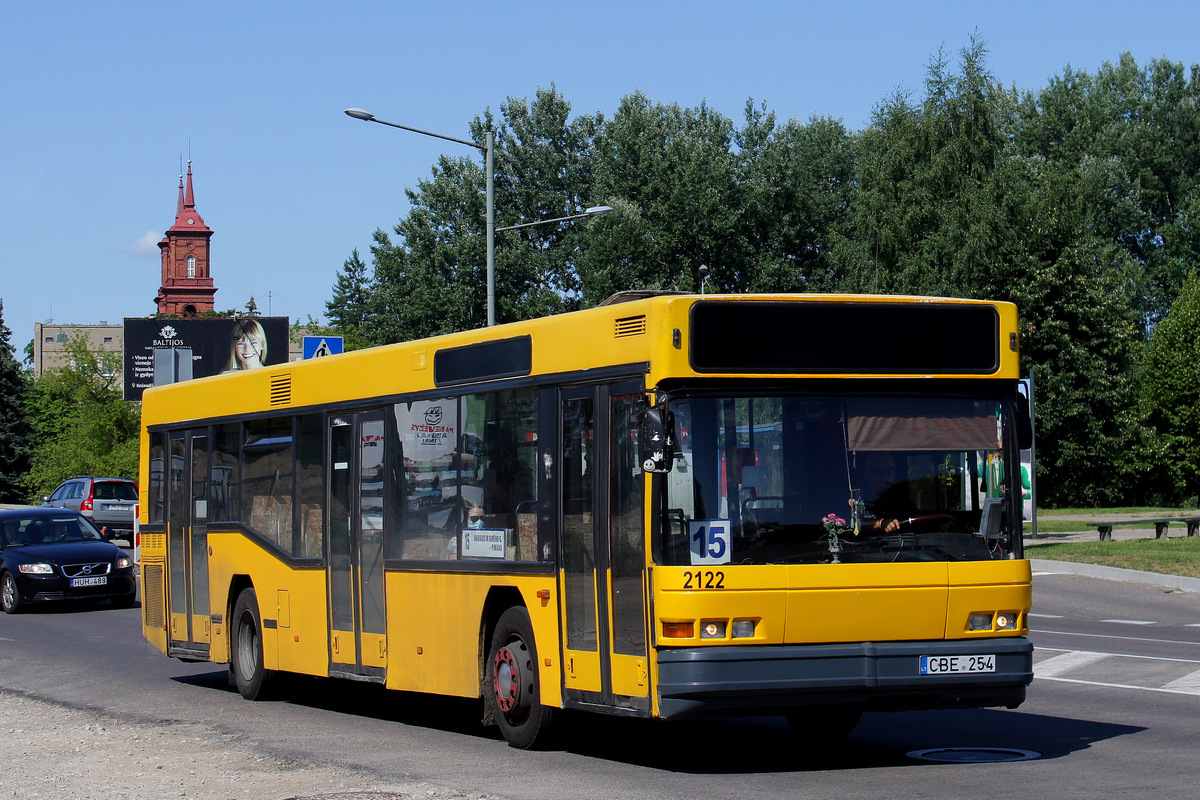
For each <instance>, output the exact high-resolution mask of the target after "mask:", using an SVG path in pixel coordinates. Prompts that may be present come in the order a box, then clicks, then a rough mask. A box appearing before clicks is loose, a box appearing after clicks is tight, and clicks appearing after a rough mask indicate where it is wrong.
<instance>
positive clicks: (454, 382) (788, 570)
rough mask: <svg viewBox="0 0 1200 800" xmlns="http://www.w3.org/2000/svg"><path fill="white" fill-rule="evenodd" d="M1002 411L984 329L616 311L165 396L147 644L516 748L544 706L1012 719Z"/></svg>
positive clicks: (809, 306) (656, 304) (259, 374)
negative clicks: (454, 722)
mask: <svg viewBox="0 0 1200 800" xmlns="http://www.w3.org/2000/svg"><path fill="white" fill-rule="evenodd" d="M1017 383H1018V335H1017V318H1016V311H1015V309H1014V307H1013V306H1012V305H1011V304H1008V303H999V302H980V301H969V300H953V299H937V298H919V297H882V296H850V295H708V296H700V295H688V294H670V293H658V294H656V293H628V294H626V295H618V296H616V297H614V298H613V299H611V300H610V301H609V302H607V303H605V304H604V305H602V306H599V307H597V308H593V309H590V310H586V311H579V312H575V313H570V314H562V315H559V316H554V317H547V318H543V319H536V320H530V321H528V322H520V323H514V324H509V325H502V326H498V327H493V328H488V329H483V330H472V331H467V332H463V333H457V334H452V335H447V336H441V337H437V338H432V339H426V340H421V341H414V342H407V343H403V344H396V345H389V346H385V347H377V348H372V349H368V350H360V351H357V352H352V353H347V354H343V355H337V356H332V357H328V358H318V359H313V360H310V361H304V362H293V363H289V364H280V365H276V366H268V367H264V368H260V369H256V370H252V371H248V372H244V373H239V374H230V375H220V376H214V377H210V378H203V379H199V380H194V381H187V382H184V383H179V384H175V385H170V386H162V387H156V388H153V389H150V390H147V391H146V393H145V395H144V399H143V406H142V424H143V437H142V443H141V467H142V468H141V475H142V486H141V492H142V506H141V509H142V510H141V518H140V544H141V567H142V595H143V599H142V609H143V621H144V631H145V636H146V638H147V639H148V640H149V641H151V642H152V643H153V644H154V645H155V646H157V647H158V648H159V649H160V650H162V651H163V652H164V653H166V654H167V655H169V656H173V657H176V658H180V659H184V660H188V661H211V662H214V663H222V664H229V668H230V673H231V677H232V679H234V680H235V681H236V683H237V686H238V688H239V690H240V691H241V693H242V694H243V695H244V696H245V697H247V698H250V699H254V698H256V697H259V696H261V695H262V694H263V692H264V689H265V688H266V687H267V685H268V683H269V681H270V679H271V678H272V676H273V674H275V673H277V672H291V673H303V674H307V675H315V676H327V677H338V678H345V679H349V680H356V681H370V682H376V683H379V684H382V685H384V686H386V687H387V688H390V689H399V690H404V691H414V692H429V693H434V694H441V695H452V696H458V697H467V698H480V697H481V698H483V700H484V702H485V709H486V714H485V718H486V719H488V720H491V721H494V722H495V723H496V724H498V725H499V726H500V729H501V732H502V733H503V735H504V737H505V738H506V739H507V740H508V742H509V743H510V744H511V745H513V746H515V747H533V746H535V745H536V744H538V743H539V742H540V741H542V740H543V736H544V734H545V733H546V731H547V730H548V728H549V726H550V723H551V721H552V719H553V718H554V716H555V714H556V713H557V712H558V711H559V710H561V709H572V710H591V711H598V712H603V713H609V714H617V715H626V716H632V717H656V718H663V719H687V718H702V717H713V716H721V715H735V716H746V715H767V714H773V715H785V716H786V717H787V718H788V720H789V722H791V724H792V725H793V727H795V728H796V729H797V730H798V731H799V732H802V733H804V734H805V735H809V736H818V737H827V736H832V735H841V734H844V733H846V732H848V731H849V730H850V729H851V728H852V727H853V726H854V725H855V724H856V723H857V721H858V719H859V716H860V715H861V713H862V712H863V711H864V710H904V709H928V708H950V707H954V708H964V707H988V706H1006V707H1009V708H1014V707H1016V706H1017V705H1019V704H1020V703H1021V702H1022V701H1023V700H1024V698H1025V691H1026V687H1027V686H1028V684H1029V683H1030V681H1031V679H1032V674H1033V672H1032V646H1031V644H1030V642H1029V641H1028V638H1027V634H1028V627H1027V619H1026V617H1027V614H1028V611H1029V607H1030V597H1031V572H1030V567H1029V562H1028V561H1027V560H1026V559H1025V558H1024V557H1023V552H1022V544H1021V517H1022V515H1021V505H1020V499H1021V493H1020V491H1019V490H1013V491H1010V490H1009V487H1014V488H1015V487H1019V486H1020V480H1019V476H1018V475H1017V473H1016V470H1017V468H1018V466H1019V463H1020V462H1019V459H1018V458H1017V457H1016V454H1017V453H1018V452H1019V450H1020V448H1021V447H1027V446H1028V444H1029V442H1028V439H1029V438H1030V434H1029V431H1030V424H1029V410H1028V406H1027V404H1026V403H1025V402H1024V400H1023V398H1022V397H1021V396H1020V395H1019V394H1018V391H1017ZM1005 454H1012V455H1013V457H1012V458H1005ZM985 466H986V468H985ZM988 482H990V483H991V484H992V485H986V484H987V483H988ZM997 484H998V485H997Z"/></svg>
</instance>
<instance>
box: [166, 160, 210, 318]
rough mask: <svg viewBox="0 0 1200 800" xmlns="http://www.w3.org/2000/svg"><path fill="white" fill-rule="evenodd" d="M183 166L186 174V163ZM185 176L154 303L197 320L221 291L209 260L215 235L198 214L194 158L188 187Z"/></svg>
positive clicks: (181, 176)
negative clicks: (214, 283) (213, 275)
mask: <svg viewBox="0 0 1200 800" xmlns="http://www.w3.org/2000/svg"><path fill="white" fill-rule="evenodd" d="M179 166H180V172H181V173H182V172H183V169H182V168H183V164H180V165H179ZM184 177H185V176H184V175H182V174H181V175H180V176H179V201H178V204H177V205H176V210H175V224H174V225H172V226H171V227H170V228H168V229H167V233H166V235H165V236H164V237H163V240H162V241H161V242H159V243H158V247H159V249H160V250H161V251H162V285H161V286H160V287H159V289H158V296H157V297H155V298H154V301H155V303H156V304H157V305H158V313H159V314H175V315H179V316H182V317H193V316H196V315H198V314H203V313H204V312H206V311H212V310H213V295H214V294H216V291H217V288H216V287H215V286H214V285H213V279H212V273H211V272H210V271H209V260H208V259H209V240H210V239H211V238H212V235H213V232H212V228H210V227H208V226H207V225H205V224H204V220H203V219H202V218H201V216H200V214H199V213H198V212H197V211H196V195H195V192H194V191H193V188H192V162H191V160H190V159H189V160H188V168H187V175H186V178H187V182H186V184H185V183H184Z"/></svg>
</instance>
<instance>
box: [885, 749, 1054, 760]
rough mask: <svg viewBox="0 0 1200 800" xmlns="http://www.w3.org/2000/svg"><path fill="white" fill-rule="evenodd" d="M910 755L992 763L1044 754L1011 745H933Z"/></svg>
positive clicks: (909, 755)
mask: <svg viewBox="0 0 1200 800" xmlns="http://www.w3.org/2000/svg"><path fill="white" fill-rule="evenodd" d="M908 757H909V758H919V759H921V760H922V761H944V762H948V763H954V764H992V763H995V762H998V761H1032V760H1033V759H1035V758H1041V757H1042V754H1041V753H1035V752H1034V751H1032V750H1015V749H1013V748H1011V747H933V748H930V749H928V750H913V751H912V752H910V753H909V754H908Z"/></svg>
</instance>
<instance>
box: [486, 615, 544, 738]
mask: <svg viewBox="0 0 1200 800" xmlns="http://www.w3.org/2000/svg"><path fill="white" fill-rule="evenodd" d="M487 652H488V658H487V663H486V664H485V666H484V670H483V680H484V684H485V686H484V689H485V694H484V704H485V707H486V709H487V713H488V715H489V716H490V717H492V718H493V719H494V720H495V722H496V724H497V725H499V726H500V732H501V733H502V734H503V735H504V738H505V740H506V741H507V742H508V743H509V745H510V746H512V747H516V748H519V749H521V750H530V749H534V748H536V747H538V746H539V745H541V744H542V743H544V741H545V738H546V734H547V732H548V730H549V728H550V725H551V723H552V722H553V720H554V716H555V713H554V712H555V710H554V709H553V708H550V707H549V706H545V705H542V703H541V694H542V693H541V677H540V674H539V671H538V660H537V659H538V655H537V644H536V642H535V641H534V637H533V624H532V622H530V619H529V611H528V610H526V608H525V607H524V606H523V605H518V606H511V607H509V608H508V609H506V610H505V611H504V612H503V613H502V614H501V615H500V617H499V619H498V620H497V622H496V626H495V629H494V630H493V631H492V636H491V645H490V646H489V648H488V651H487Z"/></svg>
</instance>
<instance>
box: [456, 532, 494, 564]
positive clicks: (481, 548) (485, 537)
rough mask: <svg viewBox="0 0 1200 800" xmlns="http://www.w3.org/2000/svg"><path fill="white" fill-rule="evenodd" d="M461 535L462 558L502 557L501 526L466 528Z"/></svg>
mask: <svg viewBox="0 0 1200 800" xmlns="http://www.w3.org/2000/svg"><path fill="white" fill-rule="evenodd" d="M462 537H463V551H462V554H463V558H500V559H502V558H504V529H503V528H466V529H464V530H463V532H462Z"/></svg>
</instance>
